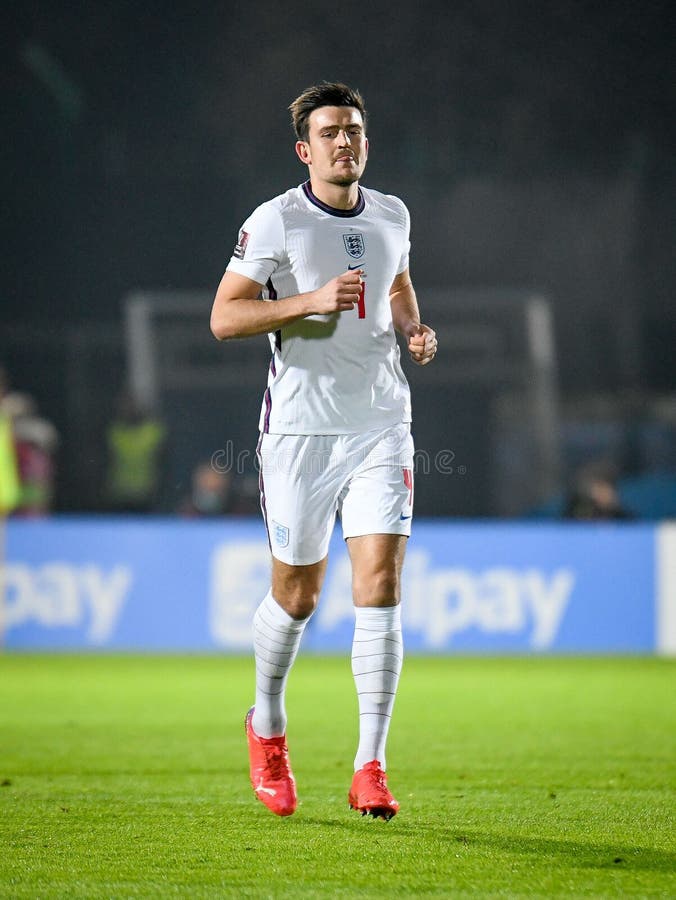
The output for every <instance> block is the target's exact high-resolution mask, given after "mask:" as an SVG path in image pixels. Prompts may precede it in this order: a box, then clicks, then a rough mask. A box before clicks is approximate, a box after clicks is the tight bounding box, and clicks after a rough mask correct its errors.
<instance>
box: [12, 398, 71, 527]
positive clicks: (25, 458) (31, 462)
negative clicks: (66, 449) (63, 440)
mask: <svg viewBox="0 0 676 900" xmlns="http://www.w3.org/2000/svg"><path fill="white" fill-rule="evenodd" d="M2 406H3V411H4V412H5V414H6V415H7V416H9V418H10V419H11V422H12V429H13V432H14V442H15V447H16V459H17V466H18V472H19V481H20V495H19V502H18V504H17V506H16V508H15V510H14V515H17V516H44V515H47V514H48V513H49V512H51V509H52V501H53V499H54V473H55V468H56V467H55V463H54V454H55V451H56V447H57V444H58V434H57V431H56V429H55V428H54V426H53V425H52V423H51V422H48V421H47V419H44V418H42V416H40V415H38V413H37V409H36V406H35V401H34V400H33V398H32V397H31V396H30V395H29V394H23V393H19V392H12V393H9V394H6V395H5V397H4V398H3V400H2Z"/></svg>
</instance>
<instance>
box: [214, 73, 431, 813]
mask: <svg viewBox="0 0 676 900" xmlns="http://www.w3.org/2000/svg"><path fill="white" fill-rule="evenodd" d="M290 110H291V114H292V120H293V125H294V129H295V132H296V136H297V141H296V153H297V155H298V157H299V159H300V161H301V162H302V163H303V164H304V165H306V166H307V167H308V173H309V179H308V180H307V181H306V182H305V183H304V184H301V185H300V186H299V187H295V188H292V189H291V190H289V191H287V192H286V193H285V194H281V195H280V196H278V197H275V198H274V199H273V200H269V201H268V202H266V203H263V204H262V205H261V206H259V207H258V208H257V209H256V210H254V212H253V213H252V214H251V216H250V217H249V218H248V219H247V220H246V222H245V223H244V225H243V226H242V229H241V231H240V232H239V239H238V241H237V245H236V246H235V249H234V252H233V256H232V259H231V260H230V262H229V263H228V266H227V269H226V272H225V274H224V276H223V279H222V281H221V283H220V285H219V287H218V290H217V293H216V297H215V300H214V305H213V310H212V314H211V330H212V332H213V334H214V335H215V336H216V337H217V338H218V339H219V340H225V339H228V338H243V337H249V336H252V335H257V334H262V333H268V334H269V337H270V344H271V348H272V359H271V361H270V370H269V374H268V384H267V389H266V391H265V394H264V397H263V404H262V409H261V415H260V423H259V424H260V440H259V444H258V457H259V463H260V491H261V508H262V512H263V517H264V519H265V524H266V527H267V531H268V539H269V542H270V549H271V551H272V583H271V589H270V591H269V593H268V594H267V596H266V597H265V598H264V600H263V601H262V603H261V604H260V606H259V607H258V609H257V611H256V613H255V615H254V622H253V631H254V652H255V661H256V694H255V705H254V706H253V707H252V708H251V709H250V710H249V712H248V714H247V716H246V720H245V728H246V735H247V741H248V748H249V762H250V773H251V782H252V785H253V788H254V792H255V794H256V796H257V797H258V799H259V800H261V801H262V802H263V803H264V804H265V805H266V806H267V807H268V808H269V809H270V810H272V812H274V813H276V814H277V815H279V816H288V815H291V814H292V813H293V812H294V811H295V809H296V804H297V797H296V785H295V780H294V777H293V773H292V770H291V766H290V762H289V753H288V747H287V742H286V724H287V722H286V710H285V704H284V693H285V688H286V683H287V678H288V675H289V671H290V669H291V667H292V665H293V662H294V659H295V658H296V654H297V652H298V648H299V645H300V642H301V637H302V635H303V630H304V629H305V627H306V625H307V623H308V620H309V619H310V616H311V615H312V613H313V612H314V610H315V608H316V605H317V602H318V599H319V593H320V590H321V586H322V581H323V578H324V573H325V571H326V562H327V552H328V546H329V539H330V537H331V533H332V530H333V527H334V523H335V519H336V515H338V516H339V517H340V519H341V522H342V529H343V536H344V538H345V540H346V542H347V547H348V552H349V556H350V561H351V565H352V584H353V600H354V608H355V631H354V642H353V647H352V671H353V674H354V680H355V684H356V689H357V694H358V700H359V745H358V748H357V754H356V757H355V761H354V769H355V774H354V778H353V781H352V785H351V788H350V791H349V797H348V800H349V804H350V806H351V807H352V808H353V809H356V810H358V811H359V812H361V813H362V814H363V815H365V814H367V813H369V814H371V815H373V816H374V817H381V818H383V819H386V820H387V819H390V818H391V817H392V816H393V815H395V813H396V812H397V810H398V809H399V804H398V802H397V801H396V800H395V799H394V797H393V796H392V794H391V793H390V791H389V789H388V785H387V776H386V761H385V744H386V740H387V733H388V728H389V724H390V718H391V715H392V708H393V705H394V698H395V694H396V691H397V684H398V681H399V673H400V671H401V663H402V654H403V648H402V638H401V618H400V607H399V601H400V580H401V569H402V564H403V561H404V551H405V545H406V540H407V537H408V535H409V534H410V533H411V517H412V513H413V441H412V438H411V433H410V422H411V404H410V392H409V388H408V384H407V382H406V379H405V377H404V374H403V372H402V369H401V366H400V363H399V348H398V345H397V341H396V336H395V332H398V333H399V334H401V335H403V337H404V339H405V340H406V342H407V346H408V352H409V354H410V356H411V359H412V360H413V361H414V362H415V363H417V364H419V365H421V366H424V365H426V364H427V363H429V362H430V361H431V360H432V359H433V358H434V356H435V354H436V351H437V340H436V336H435V333H434V331H433V330H432V329H431V328H429V327H428V326H427V325H423V324H421V322H420V314H419V312H418V304H417V301H416V296H415V292H414V290H413V285H412V283H411V278H410V275H409V268H408V257H409V249H410V242H409V215H408V211H407V209H406V207H405V206H404V204H403V203H402V201H401V200H399V199H397V198H396V197H392V196H389V195H386V194H382V193H380V192H378V191H375V190H370V189H366V188H363V187H361V186H360V184H359V181H360V178H361V176H362V173H363V171H364V167H365V165H366V159H367V155H368V140H367V138H366V110H365V107H364V101H363V99H362V97H361V95H360V94H359V92H358V91H356V90H353V89H351V88H349V87H348V86H346V85H344V84H340V83H329V82H323V83H321V84H319V85H316V86H313V87H310V88H308V89H307V90H305V91H303V93H302V94H301V95H300V96H299V97H298V98H297V99H296V100H294V101H293V103H292V104H291V106H290ZM261 299H262V300H263V301H269V302H261Z"/></svg>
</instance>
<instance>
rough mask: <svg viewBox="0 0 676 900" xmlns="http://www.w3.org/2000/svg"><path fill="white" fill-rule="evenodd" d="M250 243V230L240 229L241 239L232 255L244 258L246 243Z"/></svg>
mask: <svg viewBox="0 0 676 900" xmlns="http://www.w3.org/2000/svg"><path fill="white" fill-rule="evenodd" d="M248 243H249V232H248V231H240V233H239V239H238V241H237V243H236V244H235V249H234V250H233V251H232V255H233V256H236V257H237V259H244V254H245V253H246V245H247V244H248Z"/></svg>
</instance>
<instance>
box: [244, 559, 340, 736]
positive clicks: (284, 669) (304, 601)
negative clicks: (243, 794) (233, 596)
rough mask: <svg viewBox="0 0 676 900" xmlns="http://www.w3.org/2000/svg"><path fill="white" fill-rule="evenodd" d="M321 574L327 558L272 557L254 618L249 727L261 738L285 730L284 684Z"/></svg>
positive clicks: (313, 600) (320, 580)
mask: <svg viewBox="0 0 676 900" xmlns="http://www.w3.org/2000/svg"><path fill="white" fill-rule="evenodd" d="M325 572H326V557H324V559H322V560H320V561H319V562H317V563H314V564H311V565H306V566H291V565H288V564H287V563H284V562H282V561H281V560H279V559H276V558H275V557H274V556H273V558H272V588H271V590H270V591H268V593H267V595H266V596H265V598H264V599H263V602H262V603H261V604H260V606H259V607H258V609H257V610H256V613H255V615H254V621H253V633H254V656H255V660H256V701H255V712H254V714H253V720H252V725H253V728H254V731H255V732H256V734H258V735H259V736H260V737H264V738H271V737H279V736H280V735H283V734H284V733H285V732H286V709H285V706H284V696H285V692H286V682H287V679H288V676H289V672H290V671H291V667H292V666H293V663H294V660H295V659H296V655H297V654H298V649H299V647H300V642H301V638H302V637H303V632H304V630H305V626H306V625H307V623H308V621H309V619H310V616H311V615H312V613H313V612H314V610H315V607H316V606H317V601H318V600H319V592H320V590H321V587H322V581H323V580H324V573H325Z"/></svg>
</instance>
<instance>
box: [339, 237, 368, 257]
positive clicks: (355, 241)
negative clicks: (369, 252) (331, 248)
mask: <svg viewBox="0 0 676 900" xmlns="http://www.w3.org/2000/svg"><path fill="white" fill-rule="evenodd" d="M343 243H344V244H345V249H346V250H347V252H348V255H349V256H351V257H352V259H361V257H362V256H363V255H364V254H365V253H366V245H365V243H364V235H363V234H360V232H358V231H351V232H350V233H349V234H344V235H343Z"/></svg>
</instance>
